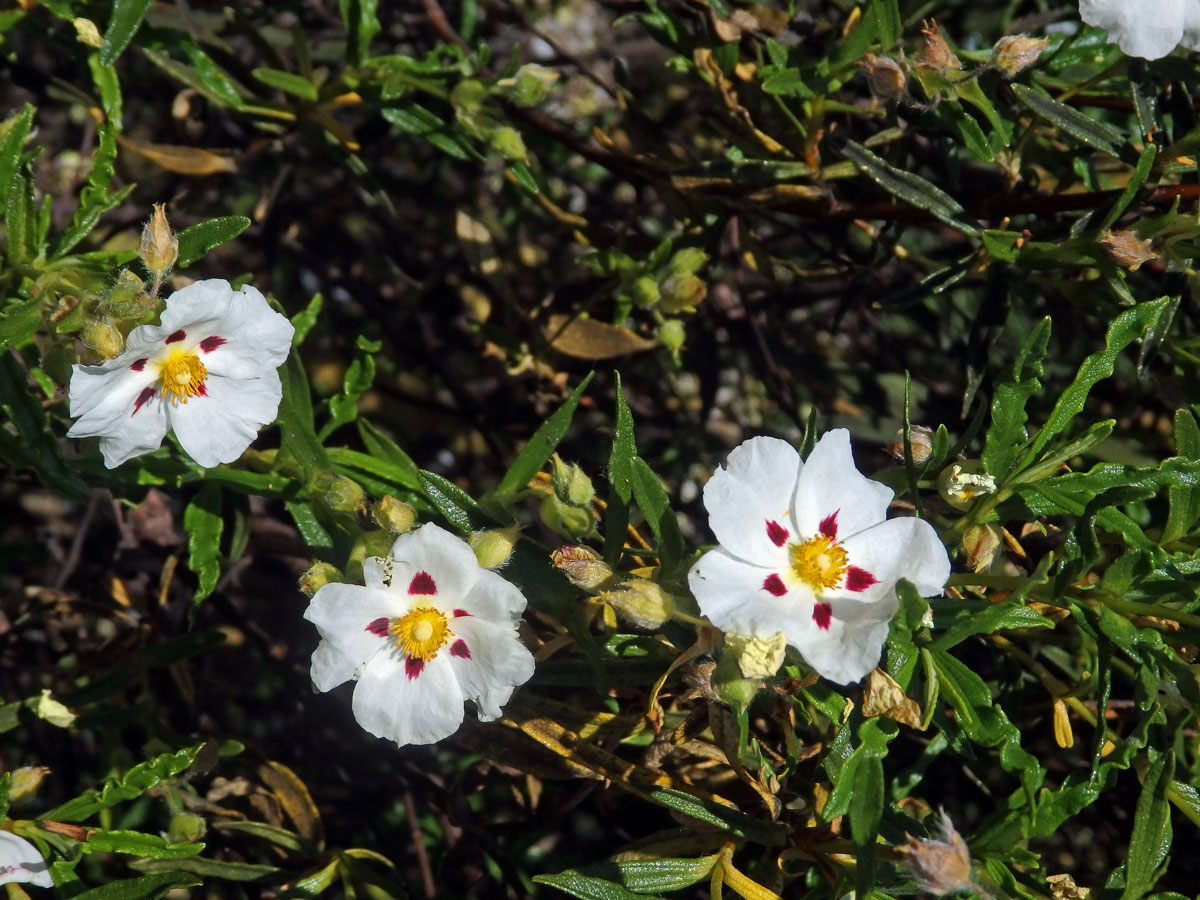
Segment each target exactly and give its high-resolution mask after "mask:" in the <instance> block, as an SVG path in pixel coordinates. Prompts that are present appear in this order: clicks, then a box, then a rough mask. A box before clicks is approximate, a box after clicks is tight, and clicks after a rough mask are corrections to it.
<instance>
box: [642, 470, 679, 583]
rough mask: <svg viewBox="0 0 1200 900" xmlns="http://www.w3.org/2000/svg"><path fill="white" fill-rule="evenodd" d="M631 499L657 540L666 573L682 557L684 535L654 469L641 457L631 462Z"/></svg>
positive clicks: (672, 568)
mask: <svg viewBox="0 0 1200 900" xmlns="http://www.w3.org/2000/svg"><path fill="white" fill-rule="evenodd" d="M633 497H634V500H636V501H637V505H638V509H640V510H641V511H642V515H643V516H645V517H646V523H647V524H648V525H649V526H650V530H651V531H653V532H654V536H655V538H657V539H658V559H659V564H660V565H661V566H662V567H663V569H664V570H665V571H666V572H667V573H668V574H669V573H670V572H672V571H673V570H674V569H675V567H676V566H678V565H679V563H680V561H681V560H682V558H683V536H682V535H681V534H680V532H679V521H678V520H677V519H676V518H675V511H674V510H673V509H671V501H670V499H669V498H668V497H667V492H666V491H664V490H663V486H662V483H661V482H660V481H659V480H658V476H657V475H655V474H654V470H653V469H651V468H650V466H648V465H647V464H646V461H645V460H643V459H641V458H640V457H639V458H637V459H635V460H634V461H633Z"/></svg>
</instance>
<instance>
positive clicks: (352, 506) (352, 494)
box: [312, 472, 366, 516]
mask: <svg viewBox="0 0 1200 900" xmlns="http://www.w3.org/2000/svg"><path fill="white" fill-rule="evenodd" d="M312 493H313V498H314V499H315V500H316V502H317V503H318V504H319V505H320V506H323V507H324V508H325V509H326V510H328V511H329V512H331V513H334V514H335V515H336V514H341V515H345V516H357V515H358V512H359V510H361V509H362V508H363V506H364V504H365V502H366V500H365V496H364V494H363V489H362V487H361V486H360V485H359V484H358V482H357V481H355V480H354V479H352V478H347V477H346V476H345V475H337V474H334V473H333V472H322V473H321V474H320V475H318V476H317V477H316V478H315V479H314V480H313V486H312Z"/></svg>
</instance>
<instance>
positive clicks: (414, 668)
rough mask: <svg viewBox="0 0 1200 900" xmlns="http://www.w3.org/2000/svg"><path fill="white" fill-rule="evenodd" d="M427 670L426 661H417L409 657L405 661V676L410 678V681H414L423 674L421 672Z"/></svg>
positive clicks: (413, 657)
mask: <svg viewBox="0 0 1200 900" xmlns="http://www.w3.org/2000/svg"><path fill="white" fill-rule="evenodd" d="M424 668H425V660H423V659H417V658H416V657H415V656H408V657H405V659H404V674H405V675H407V676H408V680H409V681H412V680H413V679H414V678H416V677H417V676H418V675H420V674H421V670H422V669H424Z"/></svg>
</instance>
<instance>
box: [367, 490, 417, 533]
mask: <svg viewBox="0 0 1200 900" xmlns="http://www.w3.org/2000/svg"><path fill="white" fill-rule="evenodd" d="M371 518H373V519H374V520H375V524H376V525H378V526H379V527H380V528H384V529H386V530H388V531H390V532H391V533H392V534H405V533H406V532H408V531H410V530H411V529H412V527H413V524H414V523H415V522H416V521H417V509H416V507H415V506H413V505H412V504H411V503H405V502H404V501H403V500H397V499H396V498H395V497H393V496H392V495H391V494H384V496H383V497H382V498H380V499H379V500H378V501H376V502H375V504H374V505H373V506H372V507H371Z"/></svg>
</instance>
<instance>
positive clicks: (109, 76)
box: [88, 53, 122, 131]
mask: <svg viewBox="0 0 1200 900" xmlns="http://www.w3.org/2000/svg"><path fill="white" fill-rule="evenodd" d="M88 70H89V71H90V72H91V73H92V82H93V83H94V84H95V85H96V89H97V90H98V91H100V107H101V109H103V110H104V118H105V119H106V120H107V121H109V122H111V123H112V126H113V128H115V129H116V130H117V131H120V130H121V116H122V110H121V107H122V101H121V80H120V79H119V78H117V70H116V69H114V68H113V67H112V66H106V65H104V63H102V62H100V54H99V53H89V54H88Z"/></svg>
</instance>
